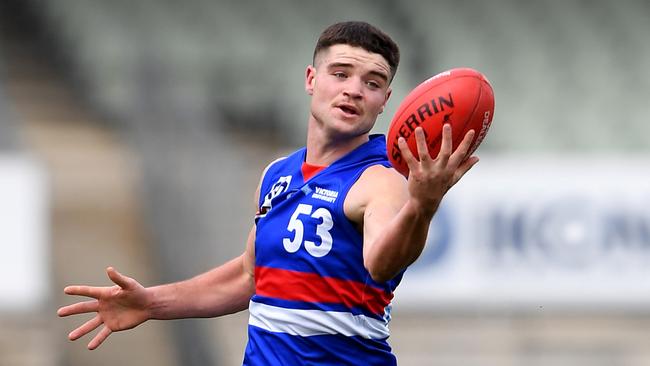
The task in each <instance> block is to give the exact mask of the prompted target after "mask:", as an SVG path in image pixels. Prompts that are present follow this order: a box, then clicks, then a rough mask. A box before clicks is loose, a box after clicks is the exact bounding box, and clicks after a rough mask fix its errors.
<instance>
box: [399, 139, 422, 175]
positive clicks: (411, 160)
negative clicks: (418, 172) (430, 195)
mask: <svg viewBox="0 0 650 366" xmlns="http://www.w3.org/2000/svg"><path fill="white" fill-rule="evenodd" d="M397 146H398V147H399V151H400V153H401V154H402V158H403V159H404V161H405V162H406V165H407V166H408V168H409V171H413V170H415V168H416V164H417V163H418V161H417V160H416V159H415V156H413V154H412V153H411V149H409V147H408V144H407V143H406V139H404V137H400V138H399V139H397Z"/></svg>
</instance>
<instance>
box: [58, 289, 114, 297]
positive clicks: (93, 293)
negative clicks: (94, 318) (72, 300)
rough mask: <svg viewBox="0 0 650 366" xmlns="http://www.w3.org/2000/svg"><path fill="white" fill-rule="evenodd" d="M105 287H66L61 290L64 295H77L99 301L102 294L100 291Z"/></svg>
mask: <svg viewBox="0 0 650 366" xmlns="http://www.w3.org/2000/svg"><path fill="white" fill-rule="evenodd" d="M104 289H106V287H95V286H67V287H66V288H64V289H63V292H65V293H66V295H77V296H88V297H94V298H95V299H99V297H100V296H101V294H102V290H104Z"/></svg>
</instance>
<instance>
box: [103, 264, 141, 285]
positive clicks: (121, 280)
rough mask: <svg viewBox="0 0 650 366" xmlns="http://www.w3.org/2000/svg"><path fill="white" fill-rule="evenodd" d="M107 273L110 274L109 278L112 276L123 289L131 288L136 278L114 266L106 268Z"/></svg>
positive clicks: (112, 279)
mask: <svg viewBox="0 0 650 366" xmlns="http://www.w3.org/2000/svg"><path fill="white" fill-rule="evenodd" d="M106 273H107V274H108V278H110V279H111V281H113V282H115V284H117V285H118V286H120V287H121V288H123V289H128V288H131V287H133V285H134V282H135V280H134V279H132V278H130V277H127V276H125V275H123V274H121V273H120V272H118V271H117V270H116V269H115V268H113V267H108V268H106Z"/></svg>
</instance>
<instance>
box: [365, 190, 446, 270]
mask: <svg viewBox="0 0 650 366" xmlns="http://www.w3.org/2000/svg"><path fill="white" fill-rule="evenodd" d="M436 208H437V205H436V207H433V208H432V207H429V208H427V209H422V208H420V207H419V206H418V205H417V204H416V203H415V202H414V201H413V200H408V201H407V202H406V203H405V204H404V206H403V207H402V208H401V209H400V211H399V212H398V213H397V215H396V216H395V217H393V219H392V220H391V221H390V222H389V223H388V225H386V226H385V227H384V228H383V229H382V230H379V231H376V232H377V233H378V234H377V235H375V236H374V237H372V238H370V240H371V242H370V243H368V245H366V244H364V248H367V250H366V252H365V253H364V262H365V263H364V264H365V267H366V269H367V270H368V272H369V273H370V275H371V276H372V278H373V280H375V281H377V282H385V281H388V280H390V279H392V278H393V277H395V276H396V275H397V274H398V273H399V272H400V271H402V270H403V269H404V268H406V267H407V266H408V265H410V264H411V263H413V262H414V261H415V260H416V259H417V258H418V257H419V256H420V253H422V249H423V248H424V245H425V243H426V240H427V234H428V231H429V224H430V223H431V219H432V217H433V215H434V213H435V209H436Z"/></svg>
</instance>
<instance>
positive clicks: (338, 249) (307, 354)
mask: <svg viewBox="0 0 650 366" xmlns="http://www.w3.org/2000/svg"><path fill="white" fill-rule="evenodd" d="M385 146H386V143H385V138H384V137H383V136H382V135H373V136H371V138H370V141H368V142H367V143H365V144H363V145H362V146H359V147H358V148H357V149H355V150H354V151H352V152H350V153H349V154H347V155H346V156H344V157H342V158H341V159H339V160H337V161H336V162H334V163H333V164H332V165H330V166H329V167H327V168H325V169H324V170H322V171H321V172H319V173H318V174H316V175H315V176H314V177H313V178H311V179H310V180H308V181H307V182H305V181H304V179H303V177H302V173H301V169H300V168H301V164H302V163H303V162H304V161H305V154H306V149H305V148H303V149H300V150H298V151H296V152H295V153H293V154H291V155H290V156H288V157H286V158H284V159H281V160H278V161H276V162H274V163H273V164H271V165H270V166H269V168H268V169H267V171H266V172H265V173H264V176H263V178H262V183H261V188H260V201H259V211H258V213H257V215H256V223H257V231H256V241H255V295H254V296H253V297H252V298H251V301H250V307H249V311H250V319H249V326H248V331H249V341H248V345H247V347H246V353H245V356H244V365H355V366H356V365H360V364H363V365H382V366H385V365H394V364H396V359H395V356H394V355H393V354H392V352H391V348H390V346H389V345H388V343H387V342H386V339H387V338H388V336H389V331H388V322H389V321H390V308H391V300H392V298H393V291H394V290H395V288H396V287H397V285H398V284H399V282H400V280H401V277H402V276H401V274H400V275H399V276H397V277H396V278H394V279H393V280H391V281H388V282H385V283H377V282H375V281H373V280H372V278H371V277H370V274H369V273H368V271H367V270H366V269H365V267H364V265H363V238H362V236H361V234H360V233H359V232H358V231H357V229H356V228H355V226H354V224H353V223H352V222H350V221H349V220H348V219H347V217H346V216H345V213H344V212H343V202H344V200H345V197H346V195H347V193H348V191H349V190H350V188H351V187H352V185H353V184H354V183H355V182H356V181H357V180H358V179H359V177H360V176H361V174H362V173H363V171H364V170H365V169H367V168H368V167H370V166H372V165H377V164H381V165H384V166H390V165H389V163H388V160H387V158H386V148H385Z"/></svg>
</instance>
